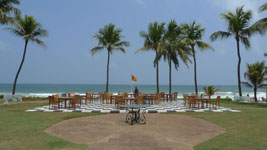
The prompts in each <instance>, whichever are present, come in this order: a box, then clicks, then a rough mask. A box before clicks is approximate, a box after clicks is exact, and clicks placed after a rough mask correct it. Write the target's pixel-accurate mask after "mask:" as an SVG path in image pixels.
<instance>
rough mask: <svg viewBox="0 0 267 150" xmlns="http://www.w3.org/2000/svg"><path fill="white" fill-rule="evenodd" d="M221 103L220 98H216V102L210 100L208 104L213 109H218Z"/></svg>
mask: <svg viewBox="0 0 267 150" xmlns="http://www.w3.org/2000/svg"><path fill="white" fill-rule="evenodd" d="M220 101H221V96H217V98H216V100H211V101H210V104H211V106H212V108H213V109H218V108H219V105H220Z"/></svg>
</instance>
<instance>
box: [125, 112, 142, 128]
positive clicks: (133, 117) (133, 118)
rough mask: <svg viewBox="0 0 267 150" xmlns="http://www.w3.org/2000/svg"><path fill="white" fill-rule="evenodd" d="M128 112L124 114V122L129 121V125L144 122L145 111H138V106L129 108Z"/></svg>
mask: <svg viewBox="0 0 267 150" xmlns="http://www.w3.org/2000/svg"><path fill="white" fill-rule="evenodd" d="M128 110H129V112H128V113H127V115H126V123H131V125H133V124H134V122H135V123H142V124H146V117H145V111H142V112H141V113H140V111H141V110H140V108H138V109H134V108H130V109H128Z"/></svg>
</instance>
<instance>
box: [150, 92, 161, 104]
mask: <svg viewBox="0 0 267 150" xmlns="http://www.w3.org/2000/svg"><path fill="white" fill-rule="evenodd" d="M159 101H160V95H159V93H155V95H153V102H152V103H153V104H157V105H158V104H159Z"/></svg>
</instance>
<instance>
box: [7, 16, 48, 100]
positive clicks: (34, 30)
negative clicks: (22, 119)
mask: <svg viewBox="0 0 267 150" xmlns="http://www.w3.org/2000/svg"><path fill="white" fill-rule="evenodd" d="M16 22H17V24H18V25H17V26H15V27H14V28H6V29H7V30H10V31H11V32H12V33H13V34H14V35H16V36H19V37H22V38H23V40H24V41H25V47H24V52H23V57H22V60H21V63H20V66H19V69H18V71H17V74H16V77H15V81H14V84H13V91H12V94H13V95H15V92H16V85H17V79H18V76H19V73H20V71H21V68H22V66H23V63H24V60H25V56H26V51H27V46H28V43H29V42H33V43H37V44H38V45H40V46H42V47H46V46H45V44H44V42H43V41H41V40H40V39H39V37H46V36H47V31H46V30H45V29H43V28H42V26H41V24H40V23H38V22H37V21H36V19H35V18H34V17H32V16H27V15H26V16H25V17H24V18H21V17H19V16H18V17H17V18H16Z"/></svg>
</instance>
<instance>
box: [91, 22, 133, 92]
mask: <svg viewBox="0 0 267 150" xmlns="http://www.w3.org/2000/svg"><path fill="white" fill-rule="evenodd" d="M121 32H122V30H121V29H116V28H115V25H114V24H111V23H110V24H107V25H105V26H104V28H101V29H99V31H98V33H97V34H95V36H94V37H93V38H94V39H95V40H98V45H97V46H96V47H94V48H92V49H91V55H94V54H95V53H96V52H99V51H101V50H103V49H104V48H106V49H107V51H108V61H107V81H106V92H108V86H109V62H110V55H111V54H112V52H113V51H116V50H119V51H121V52H123V53H125V49H124V48H123V47H127V46H130V43H129V42H126V41H121V38H123V37H124V36H122V35H121Z"/></svg>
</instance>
